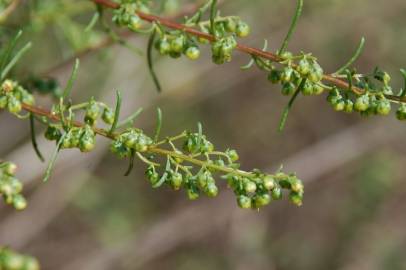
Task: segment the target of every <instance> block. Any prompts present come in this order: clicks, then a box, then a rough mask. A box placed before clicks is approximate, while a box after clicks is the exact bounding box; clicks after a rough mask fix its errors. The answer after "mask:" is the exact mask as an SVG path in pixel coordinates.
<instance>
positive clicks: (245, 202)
mask: <svg viewBox="0 0 406 270" xmlns="http://www.w3.org/2000/svg"><path fill="white" fill-rule="evenodd" d="M237 203H238V206H239V207H241V208H242V209H251V207H252V200H251V198H250V197H248V196H245V195H240V196H238V197H237Z"/></svg>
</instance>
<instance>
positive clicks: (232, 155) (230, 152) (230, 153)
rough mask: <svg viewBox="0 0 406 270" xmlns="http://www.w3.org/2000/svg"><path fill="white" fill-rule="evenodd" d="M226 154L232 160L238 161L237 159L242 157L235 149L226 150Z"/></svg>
mask: <svg viewBox="0 0 406 270" xmlns="http://www.w3.org/2000/svg"><path fill="white" fill-rule="evenodd" d="M226 155H227V156H228V157H229V159H230V160H231V161H232V162H236V161H237V160H238V159H239V158H240V157H239V156H238V153H237V151H236V150H234V149H231V150H228V151H227V152H226Z"/></svg>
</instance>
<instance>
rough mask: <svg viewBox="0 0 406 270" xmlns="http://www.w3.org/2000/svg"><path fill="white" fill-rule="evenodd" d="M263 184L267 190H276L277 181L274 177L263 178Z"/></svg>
mask: <svg viewBox="0 0 406 270" xmlns="http://www.w3.org/2000/svg"><path fill="white" fill-rule="evenodd" d="M263 184H264V187H265V188H266V189H267V190H272V189H274V188H275V186H276V181H275V179H274V178H273V176H271V175H266V176H265V177H264V178H263Z"/></svg>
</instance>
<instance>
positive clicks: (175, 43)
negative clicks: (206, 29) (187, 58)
mask: <svg viewBox="0 0 406 270" xmlns="http://www.w3.org/2000/svg"><path fill="white" fill-rule="evenodd" d="M185 42H186V41H185V36H183V35H180V36H178V37H176V38H174V39H173V40H172V41H171V43H170V44H171V50H172V51H173V52H175V53H181V52H183V48H184V47H185Z"/></svg>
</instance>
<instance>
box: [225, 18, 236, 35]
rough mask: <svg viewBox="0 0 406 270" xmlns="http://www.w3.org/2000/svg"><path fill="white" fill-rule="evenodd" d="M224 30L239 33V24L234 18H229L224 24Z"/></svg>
mask: <svg viewBox="0 0 406 270" xmlns="http://www.w3.org/2000/svg"><path fill="white" fill-rule="evenodd" d="M224 28H225V29H226V31H227V32H230V33H234V32H235V31H237V23H236V21H235V20H234V19H233V18H227V20H226V22H225V23H224Z"/></svg>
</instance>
